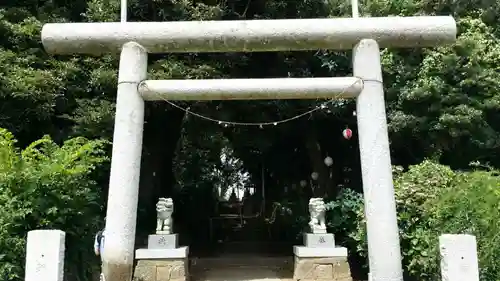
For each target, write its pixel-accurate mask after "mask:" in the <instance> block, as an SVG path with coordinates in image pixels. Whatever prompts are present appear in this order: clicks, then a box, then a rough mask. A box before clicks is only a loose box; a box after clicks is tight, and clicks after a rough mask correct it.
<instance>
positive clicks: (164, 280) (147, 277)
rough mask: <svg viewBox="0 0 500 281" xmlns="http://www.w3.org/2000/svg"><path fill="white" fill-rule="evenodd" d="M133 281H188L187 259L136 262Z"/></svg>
mask: <svg viewBox="0 0 500 281" xmlns="http://www.w3.org/2000/svg"><path fill="white" fill-rule="evenodd" d="M132 280H133V281H188V280H189V269H188V259H187V258H181V259H158V260H154V259H153V260H152V259H147V260H138V261H137V265H136V267H135V271H134V278H133V279H132Z"/></svg>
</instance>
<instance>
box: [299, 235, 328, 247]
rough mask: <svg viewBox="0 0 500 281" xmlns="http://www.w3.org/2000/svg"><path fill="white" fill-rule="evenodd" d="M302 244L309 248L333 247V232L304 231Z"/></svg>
mask: <svg viewBox="0 0 500 281" xmlns="http://www.w3.org/2000/svg"><path fill="white" fill-rule="evenodd" d="M304 245H305V246H306V247H310V248H331V247H335V238H334V236H333V233H306V234H304Z"/></svg>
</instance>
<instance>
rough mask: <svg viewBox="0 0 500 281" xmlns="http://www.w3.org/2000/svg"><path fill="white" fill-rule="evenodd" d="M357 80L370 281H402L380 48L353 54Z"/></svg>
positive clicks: (371, 44)
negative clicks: (359, 90)
mask: <svg viewBox="0 0 500 281" xmlns="http://www.w3.org/2000/svg"><path fill="white" fill-rule="evenodd" d="M353 71H354V76H357V77H359V78H361V79H363V82H364V88H363V90H362V91H361V93H360V95H359V96H358V98H357V100H356V116H357V120H358V131H359V150H360V157H361V175H362V180H363V193H364V198H365V215H366V227H367V235H368V242H369V243H368V259H369V265H370V277H371V278H370V281H402V280H403V270H402V264H401V252H400V245H399V229H398V224H397V214H396V202H395V198H394V186H393V182H392V166H391V154H390V150H389V137H388V132H387V115H386V111H385V101H384V87H383V83H382V67H381V64H380V51H379V45H378V43H377V42H376V41H375V40H373V39H363V40H361V41H360V42H359V43H358V44H357V45H356V46H355V47H354V52H353Z"/></svg>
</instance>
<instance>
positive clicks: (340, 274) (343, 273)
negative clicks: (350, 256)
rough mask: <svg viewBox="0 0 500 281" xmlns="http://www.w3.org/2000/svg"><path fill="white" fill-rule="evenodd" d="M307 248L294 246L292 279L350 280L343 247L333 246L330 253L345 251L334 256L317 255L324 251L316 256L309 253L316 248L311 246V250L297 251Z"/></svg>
mask: <svg viewBox="0 0 500 281" xmlns="http://www.w3.org/2000/svg"><path fill="white" fill-rule="evenodd" d="M309 249H311V248H309ZM309 249H307V248H305V247H299V249H297V247H296V249H295V250H296V251H295V265H294V271H293V280H300V281H318V280H325V281H326V280H328V281H352V277H351V270H350V269H349V263H348V262H347V251H344V250H345V248H335V249H332V250H331V252H332V253H334V252H339V253H340V252H345V255H344V253H340V254H337V255H336V256H327V257H325V256H323V257H318V256H321V255H322V254H325V253H326V252H325V253H318V255H317V256H314V255H311V254H310V253H309V252H311V253H313V251H314V250H317V249H318V248H312V249H311V250H313V251H299V250H309ZM323 252H324V251H323Z"/></svg>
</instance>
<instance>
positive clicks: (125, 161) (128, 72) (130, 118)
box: [103, 42, 147, 281]
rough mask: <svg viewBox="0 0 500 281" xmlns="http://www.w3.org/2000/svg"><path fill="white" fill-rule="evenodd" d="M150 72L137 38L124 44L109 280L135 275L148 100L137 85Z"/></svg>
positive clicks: (107, 243) (108, 234)
mask: <svg viewBox="0 0 500 281" xmlns="http://www.w3.org/2000/svg"><path fill="white" fill-rule="evenodd" d="M146 73H147V51H146V50H145V49H144V48H143V47H142V46H140V45H139V44H137V43H134V42H129V43H126V44H125V45H123V49H122V52H121V56H120V68H119V72H118V93H117V97H116V115H115V129H114V135H113V154H112V159H111V175H110V179H109V193H108V205H107V212H106V229H105V238H104V239H105V240H104V253H103V259H104V264H103V273H104V276H105V277H106V281H128V280H131V278H132V267H133V261H134V244H135V227H136V218H137V203H138V196H139V175H140V168H141V152H142V137H143V125H144V100H143V99H142V97H141V96H140V95H139V92H138V89H137V88H138V85H139V83H140V82H141V81H142V80H144V79H145V78H146Z"/></svg>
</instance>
